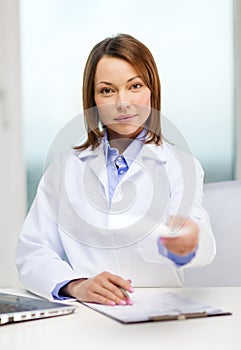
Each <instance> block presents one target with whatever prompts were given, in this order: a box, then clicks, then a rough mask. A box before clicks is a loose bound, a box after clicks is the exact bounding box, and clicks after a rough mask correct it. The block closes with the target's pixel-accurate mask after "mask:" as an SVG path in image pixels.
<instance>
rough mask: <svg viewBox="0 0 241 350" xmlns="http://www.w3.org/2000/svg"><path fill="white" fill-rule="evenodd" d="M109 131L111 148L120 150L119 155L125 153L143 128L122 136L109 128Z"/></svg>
mask: <svg viewBox="0 0 241 350" xmlns="http://www.w3.org/2000/svg"><path fill="white" fill-rule="evenodd" d="M107 130H108V139H109V143H110V146H111V147H113V148H116V149H118V151H119V153H120V154H121V153H123V152H124V151H125V150H126V148H127V147H128V146H129V145H130V144H131V142H132V141H133V140H134V139H135V138H136V137H137V136H138V135H139V133H140V132H141V131H142V130H143V128H139V129H138V130H136V131H135V132H134V133H132V134H128V135H122V134H118V133H117V132H115V131H114V130H112V129H109V128H107Z"/></svg>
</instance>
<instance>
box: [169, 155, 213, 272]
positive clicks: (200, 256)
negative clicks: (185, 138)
mask: <svg viewBox="0 0 241 350" xmlns="http://www.w3.org/2000/svg"><path fill="white" fill-rule="evenodd" d="M176 154H177V158H178V160H179V166H178V167H179V170H177V169H176V170H175V169H171V171H172V172H175V171H176V174H179V175H177V176H176V178H175V177H174V178H175V180H174V181H173V183H172V189H171V204H170V209H169V211H170V212H169V215H181V216H185V217H189V218H190V219H192V220H193V221H195V222H196V223H197V224H198V226H199V243H198V247H197V250H196V255H195V257H194V258H193V259H192V260H191V261H190V262H189V263H187V264H186V265H183V267H180V268H189V267H202V266H204V265H207V264H209V263H211V262H212V261H213V259H214V257H215V255H216V242H215V239H214V235H213V232H212V228H211V224H210V219H209V214H208V212H207V211H206V209H205V208H204V207H203V203H202V202H203V182H204V171H203V168H202V166H201V164H200V162H199V161H198V160H197V159H196V158H195V157H192V156H191V155H189V154H186V153H183V152H179V153H176ZM180 168H181V173H180Z"/></svg>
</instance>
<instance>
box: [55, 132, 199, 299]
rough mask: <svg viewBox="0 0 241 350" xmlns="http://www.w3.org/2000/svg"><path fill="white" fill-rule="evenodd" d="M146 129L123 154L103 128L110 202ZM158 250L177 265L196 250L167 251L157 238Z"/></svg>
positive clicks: (62, 283) (60, 286) (138, 149)
mask: <svg viewBox="0 0 241 350" xmlns="http://www.w3.org/2000/svg"><path fill="white" fill-rule="evenodd" d="M145 134H146V130H145V129H143V130H142V131H141V132H140V134H139V135H138V136H137V137H136V138H135V139H134V140H133V141H132V142H131V143H130V145H129V146H128V147H127V148H126V149H125V151H124V152H123V154H119V151H118V149H116V148H112V147H111V146H110V143H109V140H108V133H107V130H105V134H104V154H105V160H106V168H107V175H108V188H109V201H110V203H111V201H112V198H113V194H114V192H115V189H116V186H117V185H118V183H119V182H120V180H121V179H122V178H123V177H124V176H125V174H126V173H127V171H128V169H129V168H130V166H131V163H132V162H133V161H134V160H135V159H136V157H137V156H138V154H139V152H140V151H141V149H142V146H143V142H144V141H145ZM158 251H159V253H160V254H161V255H163V256H165V257H167V258H169V259H171V260H172V261H173V262H174V263H175V264H176V265H177V266H182V265H185V264H187V263H188V262H189V261H191V260H192V259H193V258H194V256H195V255H196V250H195V251H194V252H192V253H190V254H187V255H185V256H180V255H176V254H174V253H172V252H170V251H168V250H167V249H166V248H165V246H164V245H163V244H162V243H161V241H160V240H158ZM68 282H70V281H64V282H61V283H58V284H57V286H56V287H55V288H54V290H53V291H52V295H53V297H54V298H55V299H66V298H68V297H64V296H61V295H59V290H60V289H61V288H62V287H63V286H65V285H66V284H67V283H68Z"/></svg>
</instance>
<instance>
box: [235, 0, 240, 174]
mask: <svg viewBox="0 0 241 350" xmlns="http://www.w3.org/2000/svg"><path fill="white" fill-rule="evenodd" d="M234 28H235V83H236V94H235V97H236V101H235V102H236V103H235V104H236V128H235V131H236V167H235V178H236V179H241V0H235V27H234Z"/></svg>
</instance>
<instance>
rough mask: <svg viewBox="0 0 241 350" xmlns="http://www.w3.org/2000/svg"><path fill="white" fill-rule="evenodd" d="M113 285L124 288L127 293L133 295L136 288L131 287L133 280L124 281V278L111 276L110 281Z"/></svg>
mask: <svg viewBox="0 0 241 350" xmlns="http://www.w3.org/2000/svg"><path fill="white" fill-rule="evenodd" d="M108 280H109V281H110V282H111V283H112V284H113V285H115V286H117V287H120V288H123V289H124V290H126V291H127V292H130V293H133V292H134V288H133V287H132V286H131V280H124V279H123V278H122V277H120V276H117V275H113V274H110V276H109V279H108Z"/></svg>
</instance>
